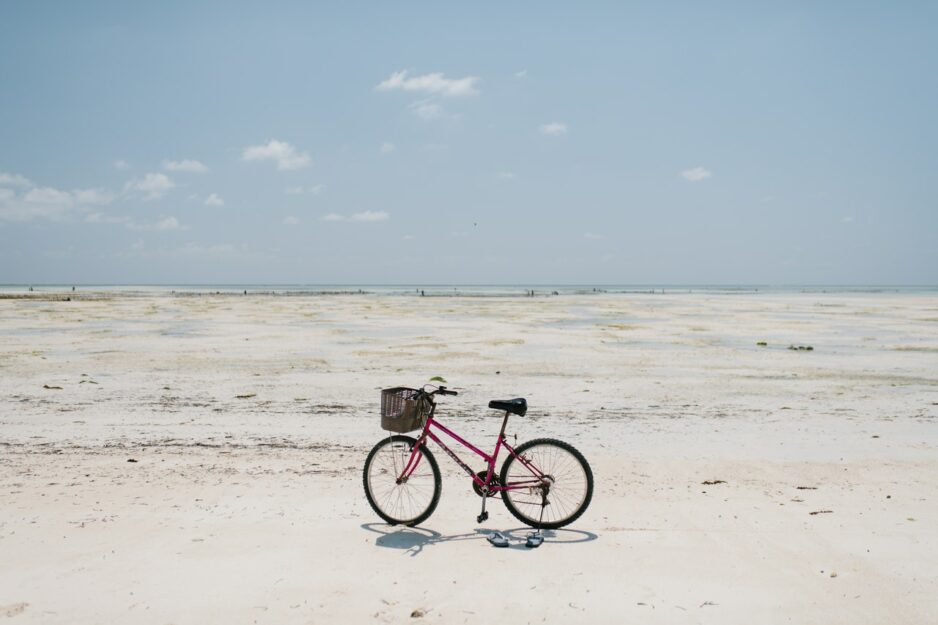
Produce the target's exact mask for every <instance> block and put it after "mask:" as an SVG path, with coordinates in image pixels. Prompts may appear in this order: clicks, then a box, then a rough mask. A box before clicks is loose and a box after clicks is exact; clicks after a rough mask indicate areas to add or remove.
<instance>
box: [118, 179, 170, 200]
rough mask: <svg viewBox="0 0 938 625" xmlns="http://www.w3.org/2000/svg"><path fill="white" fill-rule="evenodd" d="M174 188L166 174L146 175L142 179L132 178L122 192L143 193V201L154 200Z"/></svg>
mask: <svg viewBox="0 0 938 625" xmlns="http://www.w3.org/2000/svg"><path fill="white" fill-rule="evenodd" d="M175 187H176V183H174V182H173V181H172V180H171V179H170V178H169V176H167V175H166V174H155V173H149V174H146V175H145V176H144V177H143V178H134V179H133V180H131V181H129V182H128V183H127V184H125V185H124V191H127V192H135V191H138V192H140V193H143V194H144V195H143V199H145V200H156V199H159V198H161V197H163V196H164V195H165V194H166V193H168V192H169V191H170V190H172V189H174V188H175Z"/></svg>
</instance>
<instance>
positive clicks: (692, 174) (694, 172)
mask: <svg viewBox="0 0 938 625" xmlns="http://www.w3.org/2000/svg"><path fill="white" fill-rule="evenodd" d="M712 175H713V173H712V172H711V171H710V170H709V169H707V168H706V167H694V168H693V169H685V170H684V171H682V172H681V176H682V177H683V178H684V179H685V180H689V181H690V182H700V181H701V180H706V179H707V178H709V177H710V176H712Z"/></svg>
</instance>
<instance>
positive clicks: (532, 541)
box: [524, 534, 544, 549]
mask: <svg viewBox="0 0 938 625" xmlns="http://www.w3.org/2000/svg"><path fill="white" fill-rule="evenodd" d="M543 542H544V536H542V535H541V534H529V535H528V539H527V540H526V541H525V542H524V546H525V547H527V548H528V549H537V548H538V547H540V546H541V543H543Z"/></svg>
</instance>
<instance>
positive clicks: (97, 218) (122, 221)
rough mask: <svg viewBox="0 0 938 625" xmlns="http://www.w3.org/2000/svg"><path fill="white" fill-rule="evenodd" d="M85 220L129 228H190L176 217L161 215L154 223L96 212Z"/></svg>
mask: <svg viewBox="0 0 938 625" xmlns="http://www.w3.org/2000/svg"><path fill="white" fill-rule="evenodd" d="M85 222H86V223H89V224H117V225H122V226H124V227H125V228H127V229H128V230H188V229H189V228H188V227H186V226H184V225H182V224H181V223H179V220H178V219H176V218H175V217H161V218H160V220H159V221H156V222H153V223H143V224H142V223H137V222H136V221H134V220H133V219H132V218H131V217H128V216H126V215H105V214H104V213H100V212H95V213H89V214H88V215H86V216H85Z"/></svg>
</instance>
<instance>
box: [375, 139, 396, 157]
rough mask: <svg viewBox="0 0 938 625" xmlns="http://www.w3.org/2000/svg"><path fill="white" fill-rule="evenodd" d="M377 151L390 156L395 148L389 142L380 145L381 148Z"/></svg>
mask: <svg viewBox="0 0 938 625" xmlns="http://www.w3.org/2000/svg"><path fill="white" fill-rule="evenodd" d="M378 149H379V150H380V151H381V153H382V154H390V153H391V152H393V151H394V150H395V149H396V148H395V147H394V144H393V143H391V142H390V141H385V142H384V143H382V144H381V147H380V148H378Z"/></svg>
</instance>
